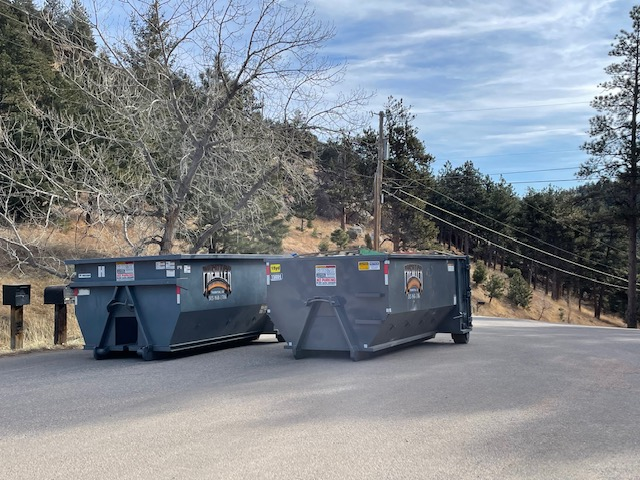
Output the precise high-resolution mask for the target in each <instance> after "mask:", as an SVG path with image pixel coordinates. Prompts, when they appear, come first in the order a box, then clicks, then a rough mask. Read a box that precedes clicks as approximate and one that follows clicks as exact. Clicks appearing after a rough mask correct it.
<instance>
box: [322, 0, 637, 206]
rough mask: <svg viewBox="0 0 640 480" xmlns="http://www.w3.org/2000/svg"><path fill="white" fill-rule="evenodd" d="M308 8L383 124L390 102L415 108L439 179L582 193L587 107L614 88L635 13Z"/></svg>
mask: <svg viewBox="0 0 640 480" xmlns="http://www.w3.org/2000/svg"><path fill="white" fill-rule="evenodd" d="M310 3H311V4H312V5H313V6H314V7H315V9H316V14H317V15H318V16H319V17H320V18H321V19H323V20H326V21H329V22H332V23H333V24H334V26H335V29H336V35H335V37H334V39H333V40H332V41H331V42H330V43H329V45H328V46H327V49H326V51H325V54H327V55H329V56H331V57H335V58H341V59H345V60H346V61H347V63H348V71H347V76H346V78H345V81H344V83H343V85H342V88H343V89H345V90H348V89H349V88H355V87H362V88H364V89H366V90H369V91H374V92H375V97H374V98H373V99H372V101H371V103H370V105H369V108H370V109H371V110H372V111H374V112H377V111H378V110H380V109H381V107H382V106H383V104H384V102H385V101H386V99H387V97H388V96H390V95H392V96H394V97H395V98H403V99H404V101H405V103H406V104H409V105H411V106H412V111H413V112H414V113H415V114H416V115H417V118H416V120H415V125H416V126H417V127H418V129H419V136H420V138H421V140H422V141H423V142H424V143H425V146H426V148H427V151H428V152H429V153H431V154H432V155H434V156H435V157H436V162H435V164H434V171H435V172H436V173H437V171H438V170H439V169H440V168H441V167H442V165H443V164H444V162H445V161H447V160H449V161H451V163H452V164H453V166H454V167H455V166H458V165H461V164H462V163H464V162H465V161H466V160H471V161H473V163H474V164H475V166H476V167H477V168H479V169H480V170H481V171H482V173H484V174H499V173H502V174H504V178H505V180H507V181H508V182H510V183H512V184H513V186H514V188H515V189H516V191H517V192H518V193H519V194H524V193H525V192H526V189H527V187H529V186H530V187H532V188H534V189H536V190H539V189H543V188H546V187H547V186H548V185H549V184H551V185H554V186H556V187H558V188H570V187H572V186H575V185H578V184H580V183H582V182H578V181H567V180H571V179H573V178H575V172H576V171H577V169H578V167H579V165H580V163H581V162H583V161H585V160H586V158H587V156H586V154H585V153H584V152H582V151H581V150H580V148H579V147H580V145H581V144H582V143H583V142H584V141H585V140H587V138H588V137H587V134H586V131H587V129H588V126H589V118H590V117H591V116H593V115H594V114H595V111H594V110H593V109H592V108H591V106H590V105H589V103H590V101H591V100H592V99H593V98H594V96H595V95H597V94H598V93H599V92H600V91H601V90H600V89H599V88H598V84H599V83H601V82H603V81H605V80H607V76H606V74H605V72H604V67H605V66H606V65H608V64H609V63H611V58H610V57H608V52H609V50H610V48H611V44H612V42H613V41H614V37H615V35H616V34H617V33H618V32H619V31H620V30H621V29H627V30H629V29H631V20H630V18H629V11H630V10H631V8H632V7H633V5H634V3H633V2H630V1H616V0H537V1H526V0H522V1H514V0H511V1H508V0H485V1H483V2H480V1H477V0H476V1H470V0H455V1H453V0H452V1H449V0H362V1H358V2H356V1H354V0H311V2H310ZM376 122H377V120H376V119H375V118H372V121H371V125H372V126H373V127H375V126H376V125H377V123H376ZM532 170H547V171H544V172H531V171H532ZM514 172H528V173H514ZM492 177H493V178H495V179H496V180H497V179H499V176H498V175H493V176H492Z"/></svg>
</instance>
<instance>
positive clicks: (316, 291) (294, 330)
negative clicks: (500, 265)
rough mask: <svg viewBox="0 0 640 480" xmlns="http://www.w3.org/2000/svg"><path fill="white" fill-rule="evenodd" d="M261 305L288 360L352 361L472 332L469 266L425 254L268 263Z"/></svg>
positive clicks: (457, 259) (466, 336) (307, 258)
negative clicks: (338, 355)
mask: <svg viewBox="0 0 640 480" xmlns="http://www.w3.org/2000/svg"><path fill="white" fill-rule="evenodd" d="M266 264H267V269H266V274H267V281H266V283H267V303H268V306H269V314H270V317H271V320H272V321H273V323H274V325H275V327H276V328H277V329H278V331H279V332H280V333H281V334H282V336H283V337H284V339H285V340H286V342H287V343H286V346H285V348H291V349H292V350H293V355H294V357H295V358H301V357H303V356H305V354H307V353H309V352H312V351H348V352H350V355H351V358H352V360H354V361H356V360H360V359H362V358H365V357H367V356H369V355H370V354H372V353H375V352H380V351H383V350H385V349H389V348H392V347H396V346H399V345H403V344H410V343H416V342H421V341H424V340H427V339H429V338H433V337H434V336H435V335H436V334H437V333H450V334H451V335H452V338H453V340H454V342H455V343H468V341H469V332H470V331H471V329H472V318H471V288H470V282H469V259H468V258H467V257H464V256H455V255H445V254H430V255H408V254H366V255H339V256H301V257H294V258H281V259H268V260H266Z"/></svg>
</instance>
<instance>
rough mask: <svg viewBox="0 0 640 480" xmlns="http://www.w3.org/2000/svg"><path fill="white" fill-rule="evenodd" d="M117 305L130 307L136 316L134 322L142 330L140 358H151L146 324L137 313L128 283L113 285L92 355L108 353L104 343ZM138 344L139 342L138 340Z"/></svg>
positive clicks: (150, 346) (99, 355) (151, 353)
mask: <svg viewBox="0 0 640 480" xmlns="http://www.w3.org/2000/svg"><path fill="white" fill-rule="evenodd" d="M118 305H123V306H126V307H128V308H130V309H131V310H132V311H133V314H134V315H135V317H136V322H137V324H138V326H139V327H140V331H141V332H142V339H143V342H142V346H141V347H140V350H141V351H142V358H143V359H144V360H151V359H153V351H152V350H153V346H152V345H151V342H150V339H151V337H150V336H149V332H148V331H147V328H146V325H145V324H144V322H143V321H142V319H141V318H140V315H139V314H138V310H137V309H136V300H135V298H134V296H133V292H132V291H131V288H130V287H129V286H128V285H125V286H122V287H115V289H114V291H113V296H112V297H111V301H110V302H109V303H108V304H107V312H108V315H107V321H106V322H105V324H104V330H103V331H102V336H101V337H100V343H98V345H97V346H96V348H95V349H94V357H96V358H104V357H105V356H106V354H108V353H109V349H108V348H105V347H104V345H106V343H107V338H108V337H109V333H110V330H111V328H112V326H113V324H114V321H115V316H114V314H113V312H114V310H115V307H116V306H118ZM138 344H140V342H138Z"/></svg>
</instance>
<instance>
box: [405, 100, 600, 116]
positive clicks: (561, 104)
mask: <svg viewBox="0 0 640 480" xmlns="http://www.w3.org/2000/svg"><path fill="white" fill-rule="evenodd" d="M590 103H591V102H565V103H545V104H535V105H517V106H515V105H514V106H511V107H489V108H467V109H464V110H424V111H417V112H416V114H423V113H426V114H432V113H464V112H490V111H494V110H517V109H522V108H546V107H562V106H566V105H589V104H590Z"/></svg>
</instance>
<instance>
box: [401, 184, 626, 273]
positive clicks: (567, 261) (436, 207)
mask: <svg viewBox="0 0 640 480" xmlns="http://www.w3.org/2000/svg"><path fill="white" fill-rule="evenodd" d="M399 191H400V192H402V193H403V194H405V195H407V196H409V197H411V198H413V199H415V200H418V201H420V202H422V203H424V204H425V205H428V206H430V207H432V208H435V209H437V210H440V211H442V212H444V213H446V214H448V215H452V216H454V217H456V218H458V219H460V220H463V221H465V222H467V223H470V224H471V225H474V226H476V227H480V228H483V229H485V230H487V231H489V232H491V233H493V234H496V235H499V236H501V237H504V238H506V239H507V240H511V241H512V242H515V243H517V244H518V245H521V246H523V247H525V248H529V249H531V250H534V251H536V252H538V253H542V254H543V255H547V256H549V257H552V258H555V259H557V260H560V261H562V262H566V263H569V264H571V265H574V266H576V267H579V268H583V269H586V270H589V271H591V272H594V273H598V274H600V275H605V276H607V277H610V278H613V279H615V280H621V281H623V282H624V281H626V280H627V279H626V278H622V277H618V276H616V275H612V274H610V273H606V272H603V271H601V270H597V269H595V268H592V267H589V266H587V265H581V264H579V263H577V262H574V261H573V260H569V259H566V258H563V257H561V256H559V255H555V254H553V253H550V252H545V251H544V250H542V249H540V248H537V247H534V246H532V245H528V244H526V243H524V242H522V241H520V240H518V239H517V238H514V237H510V236H509V235H506V234H504V233H501V232H498V231H497V230H494V229H492V228H489V227H487V226H485V225H482V224H480V223H478V222H474V221H473V220H469V219H467V218H465V217H463V216H462V215H458V214H457V213H454V212H451V211H449V210H447V209H445V208H442V207H439V206H438V205H435V204H433V203H431V202H428V201H426V200H424V199H422V198H419V197H417V196H415V195H412V194H411V193H408V192H405V191H404V190H399ZM396 198H398V197H397V196H396ZM552 268H555V267H552Z"/></svg>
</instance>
